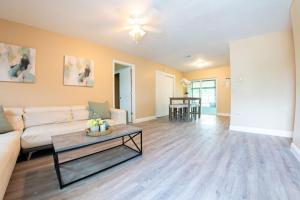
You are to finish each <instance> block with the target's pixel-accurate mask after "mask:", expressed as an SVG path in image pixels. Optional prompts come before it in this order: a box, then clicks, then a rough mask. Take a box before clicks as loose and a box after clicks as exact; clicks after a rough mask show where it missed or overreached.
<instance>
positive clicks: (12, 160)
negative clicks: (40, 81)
mask: <svg viewBox="0 0 300 200" xmlns="http://www.w3.org/2000/svg"><path fill="white" fill-rule="evenodd" d="M4 111H5V115H6V117H7V119H8V121H9V122H10V123H11V125H12V126H13V128H14V131H12V132H9V133H5V134H0V163H1V165H0V177H1V181H0V199H2V198H3V196H4V194H5V190H6V187H7V185H8V183H9V179H10V177H11V174H12V172H13V169H14V167H15V164H16V161H17V158H18V155H19V153H20V149H21V148H22V151H23V152H24V153H26V152H29V153H30V155H31V153H32V152H34V151H37V150H41V149H45V148H51V147H52V141H51V136H53V135H61V134H67V133H72V132H76V131H83V130H85V129H86V124H87V120H88V117H89V112H88V110H87V106H85V105H80V106H61V107H25V108H4ZM110 111H111V119H107V121H108V123H109V124H110V125H111V126H112V125H116V124H126V123H127V113H126V111H124V110H118V109H111V110H110Z"/></svg>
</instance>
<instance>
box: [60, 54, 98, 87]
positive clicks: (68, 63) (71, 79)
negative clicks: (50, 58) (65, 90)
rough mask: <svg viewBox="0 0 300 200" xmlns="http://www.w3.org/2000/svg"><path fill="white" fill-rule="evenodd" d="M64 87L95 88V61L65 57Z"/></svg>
mask: <svg viewBox="0 0 300 200" xmlns="http://www.w3.org/2000/svg"><path fill="white" fill-rule="evenodd" d="M64 85H73V86H84V87H93V85H94V61H93V60H90V59H86V58H78V57H74V56H68V55H65V59H64Z"/></svg>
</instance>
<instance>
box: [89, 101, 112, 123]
mask: <svg viewBox="0 0 300 200" xmlns="http://www.w3.org/2000/svg"><path fill="white" fill-rule="evenodd" d="M89 118H90V119H99V118H101V119H110V118H111V116H110V110H109V105H108V102H107V101H106V102H104V103H98V102H92V101H89Z"/></svg>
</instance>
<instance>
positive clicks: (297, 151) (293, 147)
mask: <svg viewBox="0 0 300 200" xmlns="http://www.w3.org/2000/svg"><path fill="white" fill-rule="evenodd" d="M291 152H292V153H293V154H294V156H295V157H296V158H297V160H298V161H299V162H300V149H299V148H298V147H297V146H296V145H295V144H294V143H292V144H291Z"/></svg>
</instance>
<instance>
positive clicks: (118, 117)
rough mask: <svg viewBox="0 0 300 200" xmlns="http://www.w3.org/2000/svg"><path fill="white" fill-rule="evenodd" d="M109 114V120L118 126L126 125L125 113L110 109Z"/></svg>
mask: <svg viewBox="0 0 300 200" xmlns="http://www.w3.org/2000/svg"><path fill="white" fill-rule="evenodd" d="M110 112H111V119H112V120H113V121H116V122H118V123H120V124H127V112H126V111H125V110H121V109H115V108H112V109H110Z"/></svg>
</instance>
